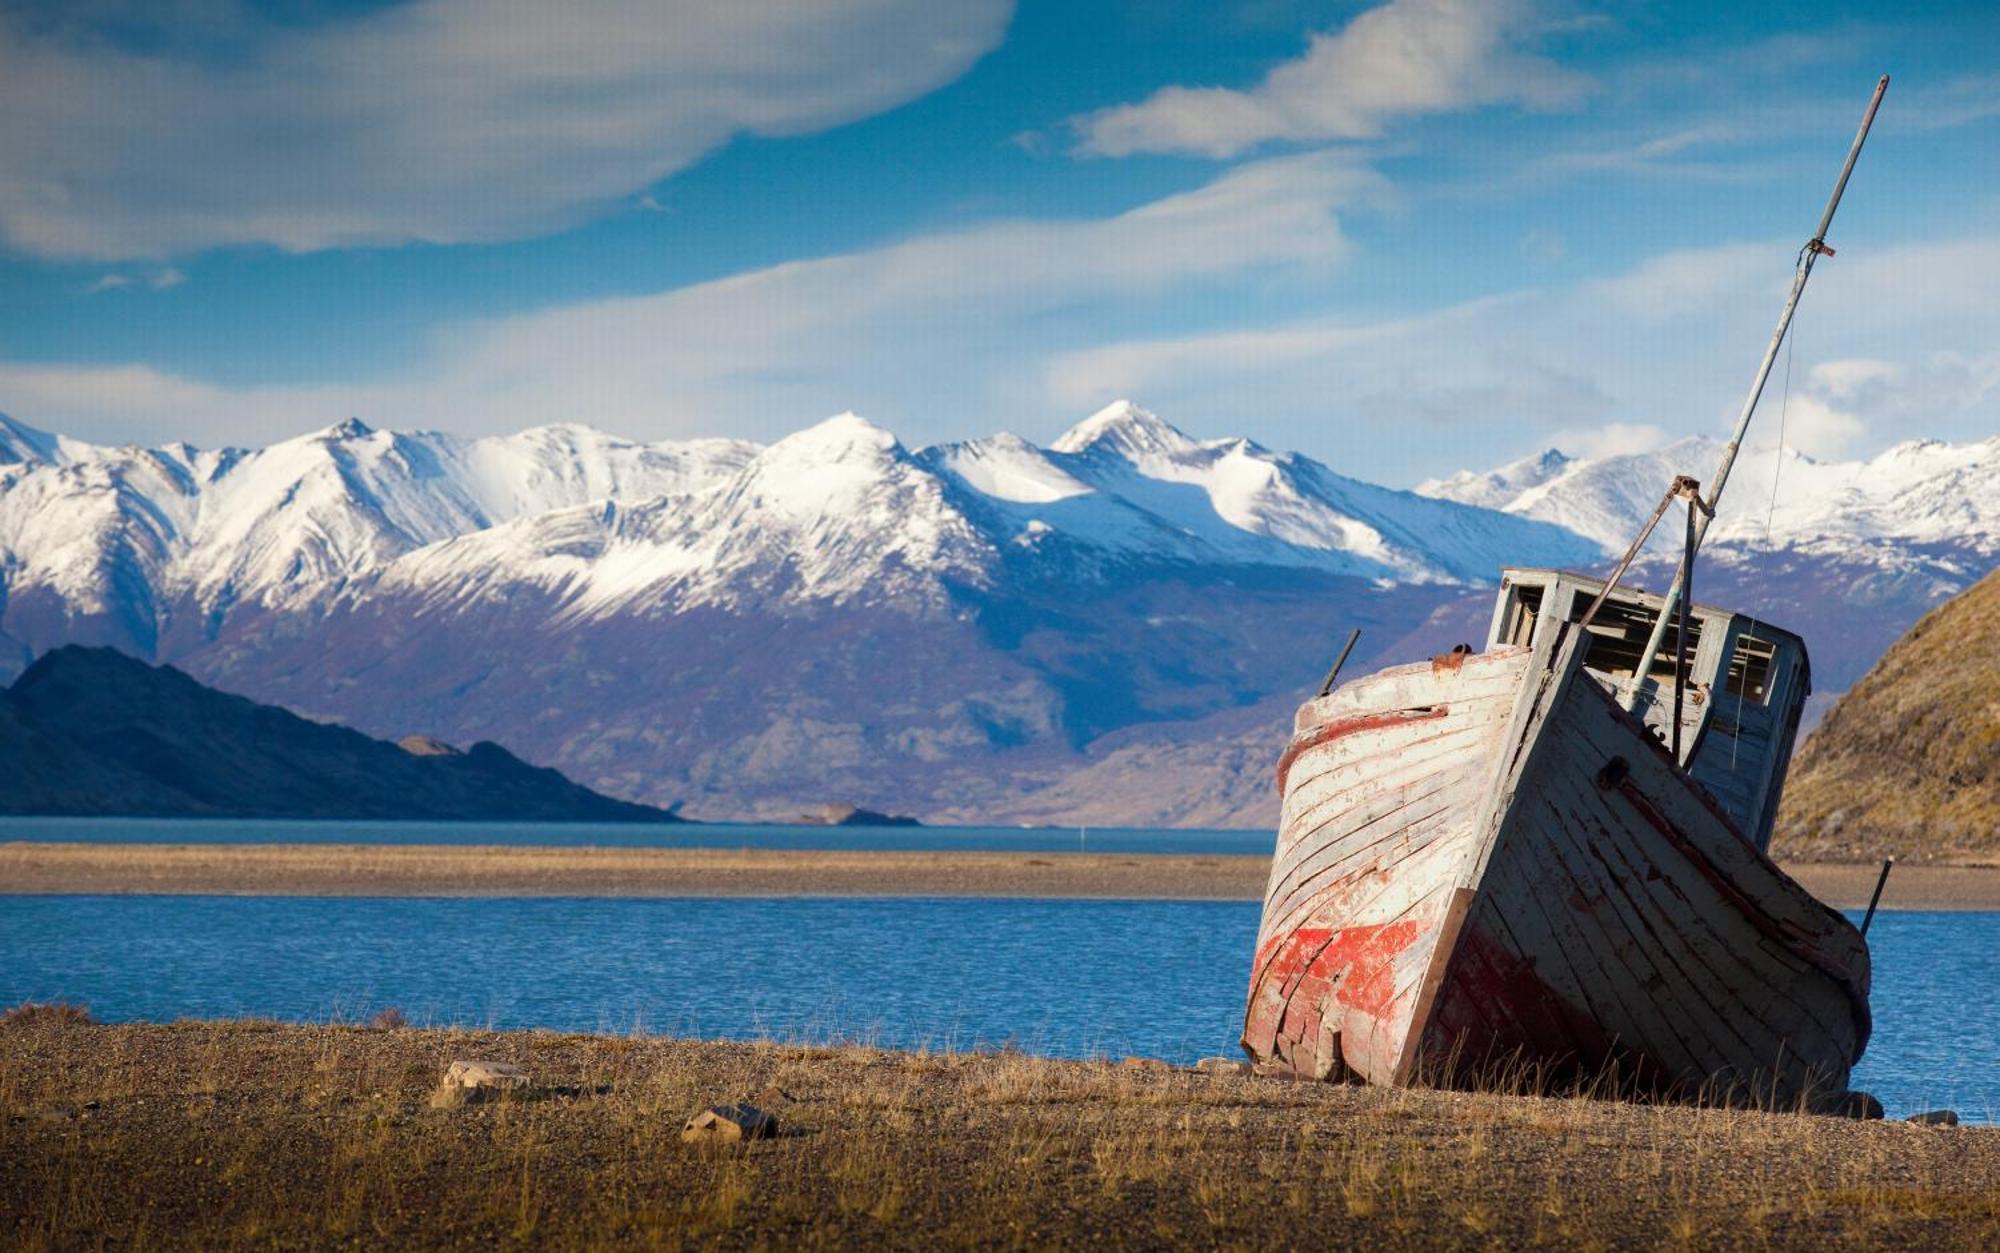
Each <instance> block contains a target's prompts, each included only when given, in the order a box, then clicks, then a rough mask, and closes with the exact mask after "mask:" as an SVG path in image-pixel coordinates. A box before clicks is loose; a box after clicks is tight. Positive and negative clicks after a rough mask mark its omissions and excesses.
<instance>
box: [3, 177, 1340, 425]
mask: <svg viewBox="0 0 2000 1253" xmlns="http://www.w3.org/2000/svg"><path fill="white" fill-rule="evenodd" d="M1378 189H1379V183H1378V181H1377V179H1376V178H1375V177H1374V176H1373V175H1372V174H1370V173H1369V172H1368V171H1366V170H1364V169H1360V168H1357V167H1355V166H1353V165H1351V164H1350V163H1348V162H1347V161H1346V160H1345V159H1343V158H1341V157H1340V156H1338V155H1337V154H1331V153H1316V154H1308V155H1305V156H1295V157H1286V158H1276V159H1271V160H1266V161H1258V162H1252V163H1249V164H1246V165H1242V166H1238V167H1236V168H1235V169H1232V170H1230V171H1229V172H1228V173H1226V174H1224V175H1222V176H1221V177H1218V178H1216V179H1215V180H1213V181H1211V182H1209V183H1207V184H1205V185H1203V186H1200V187H1197V188H1195V189H1193V190H1191V191H1187V192H1184V193H1180V194H1177V195H1172V196H1168V197H1165V198H1163V199H1160V200H1156V201H1153V202H1150V203H1147V204H1143V205H1140V206H1139V207H1137V208H1134V209H1132V210H1130V211H1128V212H1125V213H1122V214H1118V215H1116V216H1114V217H1110V218H1102V219H1074V220H1055V221H1049V220H1042V221H1001V222H994V223H990V224H987V225H983V226H978V227H973V228H970V229H966V230H961V231H956V232H951V233H944V234H935V235H927V236H920V237H917V238H914V239H911V240H908V241H905V242H902V243H897V244H892V245H888V246H885V247H881V248H876V249H872V250H868V251H863V252H855V253H846V254H839V255H834V256H828V257H822V258H818V259H814V260H807V261H795V262H788V263H786V264H783V265H778V266H773V267H771V268H768V269H763V270H756V271H751V272H748V273H744V274H739V275H735V276H733V277H730V278H725V279H721V280H717V281H714V282H707V283H701V284H696V285H693V286H689V287H685V288H679V289H675V290H672V291H668V292H664V293H660V294H657V295H651V296H642V297H629V298H620V299H612V300H599V301H590V302H585V303H582V304H576V305H570V306H565V307H559V308H555V309H550V310H545V311H540V312H536V313H531V314H526V315H520V316H513V317H507V318H500V319H494V320H490V321H484V322H477V323H472V324H468V325H462V326H459V327H457V328H455V329H454V330H452V331H451V332H450V333H449V334H448V335H447V336H445V337H444V338H443V339H441V340H440V341H439V342H438V343H437V344H436V345H435V346H434V351H433V352H432V353H431V354H430V357H429V359H428V360H425V361H424V362H422V363H421V365H420V366H419V367H418V373H417V376H416V377H418V378H420V379H421V381H416V382H378V383H370V384H366V385H362V386H356V387H334V386H327V387H311V388H264V389H254V390H243V389H224V388H217V387H211V386H208V385H205V384H201V383H198V382H195V381H192V380H187V379H181V378H176V377H173V376H170V375H164V374H161V373H159V372H157V371H152V370H148V369H145V368H143V367H131V368H123V369H109V370H107V369H99V368H95V367H89V366H46V365H41V366H36V365H6V364H0V409H5V410H7V411H10V412H12V413H14V414H15V415H16V416H17V417H20V418H22V419H23V420H27V421H30V422H33V423H36V424H37V425H44V426H56V427H58V428H60V429H64V430H66V431H69V432H70V433H74V434H78V435H81V436H85V437H90V438H103V437H105V434H104V433H105V432H107V431H115V432H116V434H117V435H119V436H120V437H124V436H125V435H126V433H127V432H129V431H135V430H145V429H147V428H148V427H150V428H151V429H152V430H154V431H159V432H173V433H174V434H176V435H183V434H184V435H185V436H186V437H188V438H191V439H194V440H196V441H197V442H263V441H265V440H267V439H269V438H272V437H273V436H274V435H276V434H282V433H283V432H284V431H286V430H299V429H306V428H310V427H313V426H318V425H322V424H324V423H327V422H332V421H336V420H338V419H340V418H343V417H346V416H348V415H350V414H358V415H361V416H363V417H365V418H367V419H368V420H369V421H371V422H376V423H381V424H387V425H402V426H413V425H421V426H442V427H446V428H451V429H457V430H467V431H471V430H496V429H517V428H519V427H522V426H527V425H532V424H536V423H541V422H549V421H557V420H572V419H574V420H582V421H590V422H595V423H598V424H601V425H605V426H608V427H611V428H613V429H617V430H620V431H624V432H627V433H631V434H635V435H649V436H664V435H681V434H693V433H714V432H717V431H727V432H731V433H737V434H745V435H763V436H776V435H779V434H782V433H784V432H786V431H789V430H791V429H793V428H795V427H796V426H798V425H799V424H801V423H803V422H805V421H809V420H813V419H816V418H818V417H821V416H824V415H825V414H827V413H832V412H836V411H838V410H841V409H844V408H850V407H852V408H858V409H861V410H863V411H865V412H873V413H875V414H878V415H881V416H882V417H884V418H885V419H889V420H893V421H895V422H896V423H897V425H898V428H899V429H900V430H901V431H902V432H903V433H904V434H906V435H908V436H911V437H913V438H914V437H927V436H928V437H942V436H946V435H957V434H962V433H963V429H962V428H961V427H959V426H957V425H956V423H957V422H959V421H960V420H961V419H962V416H963V414H964V412H965V409H966V406H967V405H968V404H976V405H978V406H979V407H981V408H988V407H990V406H992V405H993V404H994V397H995V395H996V394H1000V393H1008V392H1010V391H1011V392H1012V394H1014V395H1016V396H1018V397H1019V398H1020V399H1022V401H1023V402H1024V403H1033V404H1036V405H1037V406H1039V405H1041V404H1042V403H1043V398H1042V396H1041V393H1040V391H1039V381H1038V380H1037V379H1036V378H1035V377H1034V375H1033V372H1032V371H1031V370H1030V371H1024V370H1023V369H1022V366H1021V362H1022V361H1023V360H1026V361H1030V362H1032V361H1036V360H1040V359H1041V358H1042V357H1044V356H1046V355H1047V354H1049V353H1051V352H1054V351H1057V350H1058V349H1059V348H1060V347H1062V346H1063V345H1065V344H1067V343H1070V342H1074V339H1075V338H1076V337H1077V336H1079V335H1089V334H1092V333H1096V332H1095V329H1094V328H1095V318H1096V316H1097V315H1098V314H1099V313H1101V312H1102V311H1105V310H1114V311H1115V310H1121V309H1125V310H1129V309H1130V308H1132V307H1134V306H1135V305H1143V304H1144V302H1146V301H1148V300H1150V299H1152V298H1154V297H1156V296H1158V295H1159V294H1161V293H1163V292H1166V291H1168V290H1170V289H1188V288H1190V287H1192V288H1195V289H1199V288H1200V286H1201V285H1203V284H1209V283H1219V282H1222V281H1225V280H1235V279H1240V278H1243V277H1244V276H1246V275H1252V274H1256V273H1260V272H1261V273H1266V274H1280V275H1306V276H1310V275H1311V274H1314V273H1316V272H1319V271H1323V270H1324V269H1326V268H1327V267H1329V266H1332V265H1334V264H1336V263H1337V262H1338V261H1339V260H1340V259H1341V258H1342V256H1343V255H1344V254H1345V252H1346V247H1347V243H1346V238H1345V236H1344V235H1343V234H1342V232H1341V229H1340V224H1339V221H1338V219H1337V218H1336V217H1335V211H1336V210H1337V209H1339V208H1341V207H1342V206H1344V205H1348V204H1351V203H1354V202H1356V201H1358V200H1362V199H1366V198H1368V197H1371V196H1373V195H1375V194H1376V193H1377V191H1378ZM273 423H277V424H282V425H281V426H280V428H279V429H277V430H273V429H271V428H272V424H273ZM155 438H158V436H155Z"/></svg>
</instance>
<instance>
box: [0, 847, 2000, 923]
mask: <svg viewBox="0 0 2000 1253" xmlns="http://www.w3.org/2000/svg"><path fill="white" fill-rule="evenodd" d="M1879 868H1880V867H1879V865H1853V864H1836V863H1817V862H1800V863H1788V864H1786V866H1785V869H1786V870H1788V871H1789V872H1791V874H1792V875H1794V876H1795V877H1796V878H1797V879H1798V880H1799V881H1800V882H1801V883H1803V884H1804V885H1805V886H1806V887H1807V888H1808V889H1810V890H1811V891H1812V892H1813V893H1814V894H1815V895H1817V896H1818V897H1819V898H1820V899H1821V900H1823V901H1825V902H1826V903H1827V904H1829V905H1832V906H1835V907H1836V908H1840V909H1860V908H1862V907H1864V906H1866V905H1867V903H1868V897H1869V893H1870V892H1871V891H1872V890H1873V889H1874V886H1875V879H1876V875H1877V872H1878V870H1879ZM1269 870H1270V863H1269V860H1268V859H1267V858H1263V857H1246V856H1227V855H1220V854H1210V855H1195V854H1138V853H1018V852H909V851H894V852H877V851H843V850H816V849H720V848H569V847H560V848H558V847H544V846H521V845H432V844H401V845H384V844H95V843H55V842H47V843H44V842H39V841H11V842H7V843H4V844H0V894H14V895H23V894H32V895H46V894H55V893H62V894H97V893H103V894H124V893H159V894H199V895H245V896H958V897H1053V898H1063V897H1074V898H1095V899H1114V900H1145V899H1153V900H1258V899H1260V898H1261V897H1262V896H1263V892H1264V883H1265V878H1266V876H1267V875H1268V874H1269ZM1882 908H1884V909H1889V910H1914V909H1924V910H1931V909H1935V910H2000V866H1995V865H1940V864H1934V863H1914V864H1899V865H1898V866H1897V867H1896V869H1895V871H1894V873H1893V874H1891V876H1890V878H1889V884H1888V888H1887V890H1886V891H1885V892H1884V893H1883V897H1882Z"/></svg>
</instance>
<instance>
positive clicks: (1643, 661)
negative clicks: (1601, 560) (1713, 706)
mask: <svg viewBox="0 0 2000 1253" xmlns="http://www.w3.org/2000/svg"><path fill="white" fill-rule="evenodd" d="M1887 90H1889V76H1888V75H1887V74H1884V75H1883V76H1882V78H1881V81H1879V82H1877V83H1876V84H1875V94H1874V95H1873V96H1871V97H1869V99H1868V111H1867V112H1866V113H1863V114H1862V115H1861V129H1859V130H1857V131H1856V132H1854V144H1853V146H1852V147H1850V148H1848V150H1847V161H1846V162H1845V163H1844V164H1843V165H1842V166H1841V167H1840V178H1839V179H1838V180H1836V181H1835V183H1834V184H1833V195H1831V196H1829V197H1828V198H1827V202H1826V212H1824V213H1822V214H1820V217H1819V226H1818V228H1817V229H1815V230H1814V231H1813V236H1812V238H1811V239H1809V240H1807V241H1806V245H1805V247H1803V248H1801V249H1800V250H1799V264H1798V269H1797V272H1796V273H1795V274H1794V275H1793V276H1792V291H1791V294H1790V295H1789V296H1787V297H1785V307H1784V309H1783V311H1782V312H1780V313H1779V314H1778V329H1777V330H1775V331H1773V332H1771V342H1770V345H1769V346H1768V347H1766V348H1765V349H1764V359H1763V360H1762V361H1760V362H1758V364H1757V377H1756V378H1754V379H1752V380H1751V382H1750V394H1749V395H1748V396H1746V397H1744V398H1743V411H1742V412H1741V413H1739V414H1738V415H1737V416H1736V430H1735V431H1734V432H1733V433H1732V434H1731V435H1730V437H1729V445H1728V446H1727V447H1726V448H1724V449H1723V450H1722V460H1721V462H1719V463H1718V464H1717V465H1716V467H1715V474H1714V475H1713V476H1712V477H1711V478H1710V479H1709V487H1708V501H1707V505H1708V507H1707V509H1705V510H1702V509H1695V505H1694V502H1692V501H1690V502H1689V503H1688V508H1689V509H1692V510H1694V511H1695V518H1694V544H1693V547H1692V548H1690V549H1689V552H1688V560H1689V561H1690V562H1691V561H1692V560H1693V553H1694V550H1695V549H1699V548H1700V547H1701V542H1702V540H1703V539H1704V538H1706V537H1707V535H1708V524H1709V523H1710V522H1712V521H1714V520H1715V506H1716V502H1718V501H1720V500H1721V499H1722V489H1723V488H1724V487H1725V486H1727V485H1728V483H1729V471H1730V467H1732V466H1734V465H1735V464H1736V454H1737V451H1738V450H1739V449H1741V448H1742V446H1743V435H1744V433H1745V432H1746V431H1748V430H1749V429H1750V418H1751V415H1753V414H1755V413H1756V412H1757V400H1758V398H1759V397H1761V396H1762V395H1763V394H1764V383H1765V382H1766V381H1767V380H1768V379H1769V378H1770V377H1771V366H1772V365H1773V364H1774V363H1775V362H1776V361H1777V360H1778V349H1779V347H1780V346H1781V345H1783V344H1784V342H1785V332H1786V331H1788V330H1790V329H1791V326H1792V314H1793V313H1795V312H1797V310H1798V307H1799V297H1800V296H1801V295H1802V294H1804V292H1805V289H1806V280H1807V279H1808V278H1811V277H1812V268H1813V262H1814V261H1816V260H1818V259H1819V258H1820V257H1821V256H1828V257H1830V256H1832V255H1833V249H1831V248H1829V247H1827V246H1826V232H1827V230H1828V229H1829V228H1830V227H1832V225H1833V213H1834V210H1836V209H1838V208H1840V197H1841V194H1842V193H1843V192H1845V191H1846V190H1847V179H1848V176H1849V175H1851V174H1853V173H1854V162H1855V160H1856V159H1857V158H1859V157H1860V156H1861V145H1862V143H1864V142H1865V141H1866V140H1867V138H1868V128H1869V127H1871V126H1873V125H1875V110H1877V109H1879V108H1881V107H1882V93H1883V92H1885V91H1887ZM1680 595H1681V574H1680V572H1679V571H1676V572H1675V574H1674V581H1673V584H1672V585H1671V586H1670V587H1668V588H1667V598H1666V603H1665V604H1663V605H1661V606H1660V616H1659V619H1658V620H1657V621H1655V622H1654V623H1653V633H1652V635H1651V636H1649V637H1648V638H1647V640H1646V647H1645V650H1644V651H1643V652H1641V653H1640V654H1639V665H1638V669H1637V671H1636V672H1635V673H1634V674H1633V676H1632V686H1631V688H1630V689H1629V690H1628V691H1627V692H1626V693H1625V707H1626V708H1627V709H1635V708H1637V707H1638V704H1639V693H1640V692H1641V690H1643V689H1644V687H1645V684H1646V681H1647V679H1648V677H1649V674H1650V672H1651V670H1652V668H1653V666H1652V660H1653V658H1654V657H1655V656H1656V655H1658V653H1659V651H1660V645H1661V644H1662V643H1664V642H1665V640H1666V637H1667V622H1668V620H1669V619H1671V618H1672V617H1673V616H1674V606H1675V605H1676V604H1677V603H1678V602H1679V600H1680Z"/></svg>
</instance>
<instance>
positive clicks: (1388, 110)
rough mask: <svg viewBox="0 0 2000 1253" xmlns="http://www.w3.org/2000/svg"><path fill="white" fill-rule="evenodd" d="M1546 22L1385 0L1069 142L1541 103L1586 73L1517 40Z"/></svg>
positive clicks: (1201, 147)
mask: <svg viewBox="0 0 2000 1253" xmlns="http://www.w3.org/2000/svg"><path fill="white" fill-rule="evenodd" d="M1545 29H1546V28H1545V27H1544V26H1543V25H1542V24H1541V23H1540V21H1539V19H1537V17H1536V16H1535V14H1534V12H1533V10H1532V9H1531V8H1530V7H1529V6H1528V5H1527V4H1525V3H1520V2H1516V0H1391V3H1388V4H1385V5H1383V6H1382V7H1380V8H1376V9H1370V10H1369V11H1367V12H1365V13H1363V14H1361V15H1360V16H1358V17H1356V18H1355V19H1354V20H1353V21H1351V22H1349V23H1348V24H1347V25H1346V26H1345V27H1343V28H1341V29H1340V30H1338V31H1328V32H1324V33H1320V34H1315V35H1313V36H1312V37H1311V40H1310V43H1309V45H1308V47H1307V49H1306V53H1305V55H1304V56H1302V57H1299V58H1298V59H1296V60H1292V61H1287V62H1285V63H1284V64H1283V65H1280V66H1278V67H1276V68H1275V69H1273V70H1272V71H1271V72H1270V73H1269V74H1267V75H1265V77H1264V79H1263V81H1262V82H1260V83H1258V84H1257V85H1256V86H1254V87H1251V88H1249V89H1247V90H1242V91H1238V90H1233V89H1230V88H1226V87H1185V86H1171V87H1164V88H1162V89H1160V90H1159V91H1157V92H1155V93H1154V94H1153V95H1152V96H1150V97H1148V98H1147V99H1145V100H1143V101H1141V102H1139V103H1137V104H1128V105H1119V106H1116V107H1113V108H1109V109H1101V110H1098V111H1097V112H1094V113H1088V114H1085V115H1083V116H1081V117H1079V118H1076V119H1073V120H1072V123H1071V125H1072V126H1073V128H1074V129H1075V131H1076V134H1077V137H1078V142H1077V148H1078V151H1079V152H1082V153H1084V154H1088V155H1095V156H1109V157H1120V156H1127V155H1130V154H1133V153H1140V152H1179V153H1196V154H1201V155H1204V156H1211V157H1231V156H1235V155H1237V154H1238V153H1241V152H1244V151H1245V150H1247V149H1250V148H1254V147H1256V146H1258V145H1260V144H1265V143H1270V142H1273V141H1295V142H1296V141H1320V140H1337V139H1360V138H1366V137H1370V136H1373V135H1375V134H1377V133H1379V131H1380V129H1381V127H1382V125H1383V124H1384V123H1385V122H1387V121H1389V120H1391V119H1394V118H1398V117H1405V116H1410V115H1416V114H1426V113H1443V112H1449V111H1452V110H1456V109H1463V108H1467V107H1470V106H1475V105H1487V104H1500V103H1513V104H1524V105H1528V106H1531V107H1537V108H1541V107H1549V106H1553V105H1558V104H1562V103H1565V102H1567V101H1570V100H1573V99H1575V98H1576V97H1577V96H1578V95H1579V94H1580V93H1582V92H1583V91H1584V90H1585V88H1586V86H1587V80H1585V79H1584V78H1583V77H1582V76H1581V75H1579V74H1577V73H1576V72H1574V71H1571V70H1567V69H1564V68H1563V67H1561V66H1558V65H1556V64H1555V63H1554V62H1552V61H1550V60H1548V59H1547V58H1545V57H1542V56H1540V55H1537V54H1536V53H1535V52H1533V51H1532V50H1531V49H1530V48H1529V47H1528V45H1529V44H1530V43H1531V42H1532V41H1533V40H1534V38H1535V37H1536V36H1537V35H1539V34H1541V33H1543V32H1544V31H1545Z"/></svg>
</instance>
